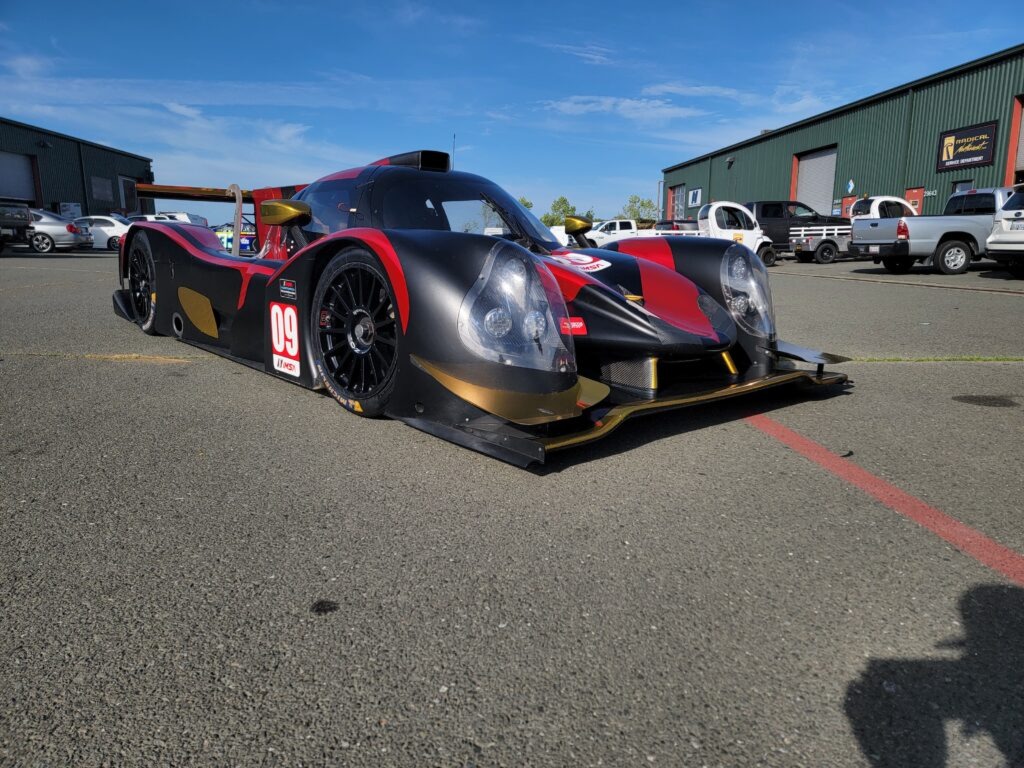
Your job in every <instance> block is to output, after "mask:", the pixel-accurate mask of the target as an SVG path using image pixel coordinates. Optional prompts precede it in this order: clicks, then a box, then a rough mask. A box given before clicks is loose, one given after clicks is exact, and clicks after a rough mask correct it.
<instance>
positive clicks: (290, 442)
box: [0, 251, 1024, 768]
mask: <svg viewBox="0 0 1024 768" xmlns="http://www.w3.org/2000/svg"><path fill="white" fill-rule="evenodd" d="M115 270H116V268H115V257H114V256H113V255H112V254H106V253H103V252H97V253H92V254H88V253H87V254H59V255H54V256H47V257H39V256H34V255H31V254H28V253H27V252H24V251H8V252H7V253H6V254H5V255H4V256H3V257H2V258H0V386H2V390H0V391H2V402H0V434H2V435H3V440H2V447H0V485H2V493H0V630H2V631H0V764H2V765H16V766H22V765H24V766H63V765H75V766H102V765H172V766H179V765H180V766H190V765H196V766H200V765H237V766H250V765H252V766H317V765H331V766H337V765H346V766H348V765H352V766H362V765H366V766H371V765H372V766H380V765H389V766H390V765H397V766H434V765H436V766H470V765H475V766H521V765H536V766H567V765H573V766H576V765H579V766H598V765H604V766H619V765H655V766H657V765H667V766H709V767H710V766H723V767H724V766H808V767H811V766H814V767H816V766H825V765H828V766H904V767H908V766H909V767H910V768H917V767H920V768H925V767H926V766H927V768H935V767H936V766H942V765H949V766H961V765H964V766H1001V765H1011V766H1017V765H1024V589H1022V587H1024V585H1022V584H1015V583H1013V582H1012V581H1011V580H1010V579H1008V578H1006V577H1004V576H1002V575H1001V574H1000V573H998V572H996V571H993V570H990V569H989V568H987V567H985V566H984V565H982V564H981V563H979V562H978V561H976V560H974V559H973V558H972V557H970V556H968V555H966V554H964V553H963V552H961V551H959V550H958V549H957V548H955V547H954V546H951V545H950V544H948V543H946V542H945V541H943V540H941V539H940V538H938V537H937V536H936V535H934V534H933V533H931V532H929V531H927V530H925V529H924V528H922V527H920V526H918V525H917V524H915V523H913V522H911V521H910V520H908V519H906V518H905V517H904V516H902V515H900V514H898V513H897V512H895V511H894V510H893V509H891V508H889V507H887V506H885V505H883V504H882V503H880V502H879V501H877V500H875V499H874V498H872V497H871V496H869V495H867V494H866V493H864V492H863V491H862V490H860V489H858V488H856V487H854V486H852V485H850V484H849V483H847V482H846V481H844V480H843V479H841V478H839V477H837V476H835V475H834V474H831V473H830V472H828V471H826V470H824V469H823V468H822V467H820V466H819V465H817V464H815V463H813V462H811V461H809V460H808V459H806V458H804V457H802V456H800V455H798V454H797V453H795V452H793V451H792V450H790V449H789V448H787V447H786V446H784V445H783V444H781V443H780V442H778V441H777V440H775V439H774V438H772V437H770V436H769V435H767V434H765V433H764V432H762V431H759V430H758V429H755V428H754V426H752V424H751V423H750V422H747V421H745V420H744V417H745V416H747V415H749V414H752V413H764V414H766V415H768V416H769V417H770V418H771V419H773V420H774V421H776V422H779V423H780V424H782V425H784V426H785V427H788V428H789V429H792V430H795V431H797V432H799V433H800V434H801V435H803V436H805V437H807V438H809V439H811V440H813V441H815V442H816V443H818V444H820V445H821V446H823V447H824V448H826V449H828V450H829V451H831V452H833V453H835V454H838V455H842V456H845V457H847V458H848V459H849V461H851V462H854V463H856V464H857V465H858V466H860V467H862V468H863V469H865V470H867V471H869V472H871V473H873V474H874V475H876V476H878V477H879V478H881V479H883V480H885V481H887V482H888V483H891V484H892V485H895V486H896V487H898V488H900V489H902V490H903V491H905V492H907V493H909V494H912V495H913V496H915V497H917V498H918V499H920V500H921V501H923V502H924V503H926V504H928V505H932V506H934V507H936V508H938V509H940V510H941V511H942V512H944V513H945V514H947V515H949V516H950V517H952V518H954V519H956V520H958V521H960V522H962V523H964V524H965V525H967V526H970V528H971V529H972V530H973V531H975V532H978V533H979V534H982V535H984V536H985V537H988V538H989V539H991V540H992V541H994V542H997V543H999V544H1002V545H1003V546H1005V547H1008V548H1010V549H1011V550H1013V551H1014V552H1015V553H1017V554H1018V556H1020V554H1021V553H1024V533H1022V525H1021V510H1022V508H1024V504H1022V502H1021V498H1022V491H1024V487H1022V479H1021V477H1022V472H1021V468H1022V461H1021V436H1022V434H1024V407H1022V406H1024V362H1022V360H1024V343H1022V336H1021V328H1022V324H1021V317H1022V309H1024V283H1022V282H1020V281H1012V280H1009V279H1008V278H1007V276H1006V275H1005V274H1003V273H1001V272H998V271H997V270H996V269H995V267H994V265H993V264H992V263H990V262H985V263H981V264H979V265H976V267H975V268H974V269H973V270H972V271H971V272H970V273H968V274H966V275H962V276H951V277H946V276H941V275H935V274H931V273H927V272H924V271H916V272H914V273H912V274H910V275H904V276H899V277H898V278H896V277H893V276H888V275H886V274H885V273H884V272H883V271H881V270H879V269H877V268H875V267H874V265H872V264H871V263H870V262H838V263H835V264H832V265H827V266H818V265H814V264H810V265H804V264H796V263H793V262H785V263H782V264H781V265H779V266H778V267H774V268H772V270H771V271H770V275H771V281H772V290H773V293H774V297H775V302H776V312H777V317H778V325H779V331H780V335H781V336H782V337H783V338H786V339H788V340H790V341H793V342H796V343H798V344H804V345H810V346H817V347H820V348H824V349H827V350H829V351H833V352H836V353H839V354H845V355H848V356H850V357H854V358H857V360H856V361H854V362H850V363H846V364H843V365H842V366H839V367H840V368H841V369H842V370H845V371H846V372H848V373H849V374H850V376H851V377H852V379H853V380H854V382H855V386H854V387H853V388H852V389H851V390H849V391H848V392H847V393H844V394H839V395H836V396H832V397H816V398H807V397H806V396H803V395H801V394H799V393H794V392H775V393H766V394H764V395H761V396H756V397H752V398H748V399H745V400H742V401H731V402H726V403H722V404H719V405H715V406H711V407H705V408H699V409H693V410H689V411H681V412H676V413H672V414H669V415H662V416H659V417H658V418H648V419H645V420H636V421H634V422H632V423H629V424H627V425H625V426H623V427H622V428H621V429H620V430H619V431H618V432H616V433H615V434H613V435H612V436H610V437H609V438H607V439H605V440H603V441H601V442H599V443H596V444H593V445H590V446H585V447H583V448H581V449H579V450H576V451H573V452H567V453H562V454H557V455H554V456H552V458H551V461H550V463H549V464H548V465H547V466H546V467H544V468H543V469H541V470H538V471H532V472H531V471H523V470H520V469H516V468H514V467H510V466H507V465H505V464H502V463H499V462H497V461H495V460H493V459H489V458H487V457H484V456H481V455H477V454H475V453H472V452H469V451H467V450H465V449H462V448H459V447H457V446H454V445H450V444H448V443H445V442H442V441H441V440H438V439H436V438H433V437H430V436H429V435H426V434H423V433H420V432H416V431H414V430H412V429H410V428H409V427H406V426H404V425H402V424H400V423H396V422H388V421H369V420H364V419H360V418H357V417H355V416H353V415H351V414H348V413H347V412H345V411H344V410H343V409H341V408H339V407H337V405H336V404H335V403H334V401H333V400H331V399H330V398H328V397H326V396H324V395H322V394H319V393H314V392H308V391H305V390H302V389H300V388H299V387H296V386H293V385H290V384H288V383H286V382H283V381H280V380H277V379H274V378H272V377H270V376H267V375H264V374H261V373H259V372H257V371H254V370H251V369H249V368H246V367H244V366H241V365H238V364H236V363H232V362H230V361H228V360H224V359H220V358H218V357H215V356H213V355H210V354H208V353H206V352H204V351H201V350H198V349H196V348H193V347H189V346H187V345H184V344H181V343H179V342H177V341H174V340H172V339H168V338H159V337H158V338H151V337H147V336H144V335H143V334H142V333H141V332H139V331H138V330H137V329H136V328H135V327H134V326H133V325H132V324H130V323H128V322H125V321H123V320H120V319H118V318H117V317H115V316H114V314H113V311H112V308H111V300H110V294H111V292H112V290H113V289H114V288H115V283H116V280H115ZM836 278H839V279H836ZM851 278H852V279H851ZM924 284H927V286H926V285H924ZM965 357H968V358H972V359H973V360H972V361H956V362H955V361H953V359H955V358H965ZM894 359H895V360H903V361H907V362H894V361H892V360H894ZM879 360H888V362H870V361H879Z"/></svg>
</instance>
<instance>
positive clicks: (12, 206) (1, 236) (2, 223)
mask: <svg viewBox="0 0 1024 768" xmlns="http://www.w3.org/2000/svg"><path fill="white" fill-rule="evenodd" d="M31 225H32V213H31V212H30V211H29V207H28V206H27V205H25V203H0V251H2V250H3V249H4V246H5V245H7V243H25V242H28V230H29V227H30V226H31Z"/></svg>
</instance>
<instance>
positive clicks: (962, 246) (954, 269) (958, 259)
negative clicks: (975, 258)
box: [934, 240, 971, 275]
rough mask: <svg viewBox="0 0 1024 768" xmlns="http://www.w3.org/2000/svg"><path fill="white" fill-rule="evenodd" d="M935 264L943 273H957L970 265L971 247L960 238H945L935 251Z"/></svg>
mask: <svg viewBox="0 0 1024 768" xmlns="http://www.w3.org/2000/svg"><path fill="white" fill-rule="evenodd" d="M934 262H935V266H936V268H937V269H938V270H939V271H940V272H941V273H942V274H944V275H959V274H962V273H964V272H966V271H967V268H968V267H969V266H970V265H971V247H970V246H969V245H967V243H964V242H961V241H960V240H947V241H946V242H945V243H943V244H942V245H940V246H939V250H937V251H936V252H935V259H934Z"/></svg>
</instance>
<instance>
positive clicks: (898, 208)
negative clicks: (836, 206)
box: [850, 195, 917, 221]
mask: <svg viewBox="0 0 1024 768" xmlns="http://www.w3.org/2000/svg"><path fill="white" fill-rule="evenodd" d="M904 216H917V211H915V210H914V206H912V205H911V204H910V203H909V202H908V201H907V200H904V199H903V198H902V197H894V196H892V195H875V196H874V197H862V198H861V199H860V200H858V201H856V202H855V203H854V204H853V205H852V206H851V207H850V221H854V220H855V219H899V218H902V217H904Z"/></svg>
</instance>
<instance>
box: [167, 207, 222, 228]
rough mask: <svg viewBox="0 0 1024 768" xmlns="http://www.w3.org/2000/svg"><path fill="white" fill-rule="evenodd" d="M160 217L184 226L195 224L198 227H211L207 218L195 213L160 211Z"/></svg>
mask: <svg viewBox="0 0 1024 768" xmlns="http://www.w3.org/2000/svg"><path fill="white" fill-rule="evenodd" d="M157 215H158V216H166V217H167V218H168V219H172V220H174V221H180V222H182V223H184V224H195V225H196V226H197V227H207V228H208V227H209V226H210V222H209V221H207V220H206V217H205V216H200V215H198V214H195V213H184V212H182V211H160V213H158V214H157Z"/></svg>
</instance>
